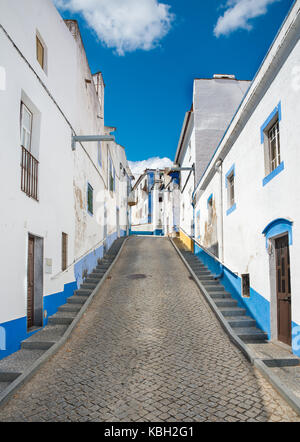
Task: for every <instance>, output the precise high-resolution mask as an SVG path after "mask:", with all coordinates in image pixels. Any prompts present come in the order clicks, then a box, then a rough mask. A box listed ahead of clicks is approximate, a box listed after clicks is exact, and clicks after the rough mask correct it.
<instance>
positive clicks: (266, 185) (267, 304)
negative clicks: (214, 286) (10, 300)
mask: <svg viewBox="0 0 300 442" xmlns="http://www.w3.org/2000/svg"><path fill="white" fill-rule="evenodd" d="M299 36H300V1H299V0H297V1H296V2H295V3H294V5H293V7H292V9H291V10H290V13H289V14H288V16H287V18H286V20H285V21H284V23H283V25H282V27H281V29H280V30H279V32H278V34H277V37H276V39H275V41H274V43H273V44H272V46H271V48H270V50H269V52H268V53H267V55H266V57H265V59H264V61H263V63H262V65H261V67H260V69H259V71H258V73H257V74H256V76H255V78H254V80H253V81H252V83H251V85H250V87H249V89H248V90H247V92H246V94H245V96H244V98H243V100H242V101H241V103H240V104H239V106H237V107H236V110H235V114H234V115H233V118H232V121H231V122H230V124H229V126H228V127H227V129H226V131H225V132H224V133H223V134H222V136H221V138H220V137H219V138H220V141H219V143H218V145H217V146H216V147H215V150H214V152H212V155H211V156H210V158H209V159H207V157H205V161H204V163H205V162H206V165H205V167H201V168H200V172H199V173H196V180H195V181H196V185H195V188H194V190H193V194H192V196H191V195H190V194H189V195H188V198H187V199H188V201H187V204H188V205H189V211H190V212H189V213H192V211H193V216H194V217H195V231H194V232H191V230H189V231H188V230H187V234H188V235H187V238H188V239H187V240H186V242H187V241H190V245H191V247H193V248H194V251H195V253H196V254H197V255H198V256H199V258H200V259H201V260H202V261H203V262H204V263H205V264H206V265H207V266H208V267H209V269H210V270H211V271H212V272H213V273H214V274H215V275H218V276H219V277H220V282H221V283H222V284H223V285H224V287H225V288H226V290H227V291H229V292H230V293H231V294H232V296H233V297H234V298H235V299H236V300H237V301H238V303H239V305H240V306H242V307H244V308H246V310H247V312H248V313H249V314H250V315H251V316H252V317H253V318H254V319H255V320H256V322H257V325H258V326H259V327H260V328H261V329H263V330H264V331H265V332H267V333H268V336H269V338H270V339H271V340H273V341H279V342H281V343H283V344H285V345H288V346H289V347H291V348H292V350H293V352H294V354H296V355H298V356H300V345H299V342H300V340H299V330H300V328H299V325H300V301H299V297H298V291H299V289H300V277H299V274H298V271H297V269H298V265H299V259H300V258H299V257H300V231H299V226H298V222H299V221H300V204H299V203H300V201H299V192H298V191H297V189H298V188H299V185H300V178H299V173H298V164H299V155H300V154H299V146H298V144H299V141H298V140H299V137H300V125H299V116H300V100H299V97H300V81H299V80H300V79H299V66H300V42H299ZM228 81H233V80H228ZM195 118H196V117H195ZM190 124H191V123H190ZM194 126H195V124H194ZM187 127H188V125H187ZM190 132H192V129H190ZM187 133H188V129H187ZM195 137H196V136H195ZM187 143H188V141H187ZM206 145H207V144H206V142H205V140H204V144H200V145H197V140H196V141H195V148H196V155H198V156H199V157H200V156H202V150H203V148H204V149H205V146H206ZM180 155H182V157H183V159H182V160H179V162H181V163H182V164H184V158H185V157H186V154H181V153H179V156H180ZM176 160H177V161H178V155H177V157H176ZM196 168H197V160H196ZM181 185H182V183H181ZM191 187H192V186H191ZM192 188H193V187H192ZM185 201H186V200H185ZM185 201H184V203H185ZM191 203H192V204H191ZM191 206H192V208H191ZM181 209H182V207H181ZM182 216H183V215H182ZM190 216H191V215H190ZM181 223H182V224H181V227H182V229H183V230H185V229H188V223H187V224H185V223H184V220H183V219H182V218H181ZM182 235H183V236H184V232H183V233H182ZM191 237H192V238H191ZM193 239H194V240H196V242H195V241H194V240H193Z"/></svg>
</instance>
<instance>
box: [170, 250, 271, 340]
mask: <svg viewBox="0 0 300 442" xmlns="http://www.w3.org/2000/svg"><path fill="white" fill-rule="evenodd" d="M176 245H177V246H179V247H180V252H181V254H182V255H183V257H184V258H185V260H186V261H187V262H188V264H189V266H190V267H191V269H192V270H193V272H194V273H195V275H196V276H197V278H198V280H199V281H200V283H201V284H202V285H203V286H204V288H205V289H206V291H207V292H208V294H209V296H210V297H211V298H212V299H213V301H214V303H215V304H216V306H217V307H218V308H219V310H220V312H221V314H222V315H223V317H224V318H225V320H226V321H227V322H228V323H229V325H230V326H231V327H232V329H234V331H235V333H236V334H237V336H238V337H239V338H240V339H241V340H242V341H243V342H245V343H258V342H259V343H263V342H267V340H268V335H267V334H266V333H265V332H263V331H262V330H260V329H259V328H258V327H257V325H256V321H255V320H254V319H253V318H251V317H250V316H248V315H247V313H246V309H245V308H242V307H239V306H238V302H237V301H236V300H235V299H233V297H232V296H231V294H230V293H228V292H226V290H225V288H224V287H223V286H222V285H221V284H220V282H219V281H218V280H217V279H215V278H214V276H213V274H212V273H211V272H210V271H209V270H208V268H207V267H205V266H204V264H202V262H201V261H200V260H199V259H198V258H197V257H196V256H195V255H194V254H193V253H192V252H190V251H188V250H186V249H185V248H183V246H182V243H181V242H180V241H179V242H176Z"/></svg>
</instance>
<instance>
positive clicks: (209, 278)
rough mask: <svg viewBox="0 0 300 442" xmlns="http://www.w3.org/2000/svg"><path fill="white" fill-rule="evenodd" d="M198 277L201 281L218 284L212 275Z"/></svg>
mask: <svg viewBox="0 0 300 442" xmlns="http://www.w3.org/2000/svg"><path fill="white" fill-rule="evenodd" d="M196 275H197V273H196ZM197 276H198V278H199V279H200V281H203V282H214V283H216V280H215V278H214V277H213V276H211V275H197Z"/></svg>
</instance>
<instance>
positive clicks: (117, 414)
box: [0, 237, 299, 422]
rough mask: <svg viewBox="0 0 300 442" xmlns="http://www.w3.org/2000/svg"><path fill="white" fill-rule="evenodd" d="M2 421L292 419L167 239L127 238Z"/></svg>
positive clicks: (3, 412)
mask: <svg viewBox="0 0 300 442" xmlns="http://www.w3.org/2000/svg"><path fill="white" fill-rule="evenodd" d="M0 421H52V422H53V421H107V422H113V421H127V422H129V421H133V422H137V421H144V422H145V421H150V422H151V421H152V422H159V421H166V422H172V421H181V422H192V421H197V422H201V421H210V422H212V421H299V418H298V417H297V415H296V414H295V413H294V411H293V410H292V409H291V408H290V407H289V406H288V405H287V403H286V402H285V401H284V400H283V399H282V398H281V397H280V396H279V395H278V394H277V392H276V391H275V390H274V389H273V388H272V387H271V386H270V384H268V383H267V382H266V381H265V380H264V378H263V377H262V376H261V375H260V373H258V372H257V371H256V370H255V369H254V368H253V367H252V366H251V365H250V364H249V363H248V362H247V360H246V359H245V358H244V356H243V355H242V354H241V353H240V351H239V350H238V349H237V348H236V347H235V346H234V345H233V344H232V343H231V342H230V340H229V338H228V337H227V335H226V334H225V332H224V331H223V330H222V328H221V326H220V325H219V322H218V321H217V319H216V318H215V316H214V314H213V313H212V312H211V310H210V308H209V307H208V305H207V304H206V302H205V300H204V299H203V297H202V296H201V294H200V293H199V290H198V288H197V286H196V285H195V284H194V282H193V281H192V280H191V279H190V278H189V273H188V271H187V270H186V268H185V266H184V265H183V263H182V262H181V260H180V258H179V257H178V255H177V254H176V252H175V250H174V248H173V247H172V244H171V243H170V242H169V241H168V240H167V239H165V238H133V237H131V238H130V239H129V240H128V241H127V243H126V245H125V248H124V249H123V251H122V254H121V256H120V258H119V260H118V262H117V263H116V265H115V267H114V268H113V270H112V272H111V275H110V277H109V279H107V280H106V282H105V283H104V285H103V286H102V288H101V290H100V292H99V294H98V295H97V296H96V297H95V298H94V301H93V302H92V304H91V306H90V307H89V309H88V310H87V312H86V314H85V315H84V317H83V318H82V320H81V321H80V323H79V325H78V326H77V328H76V329H75V331H74V333H73V334H72V336H71V338H70V339H69V341H68V342H67V344H66V345H65V346H64V347H62V348H61V349H60V351H59V352H58V353H57V354H56V355H55V356H53V357H52V359H51V360H49V361H48V362H47V363H46V364H45V365H44V366H43V367H42V368H41V369H40V370H39V372H38V373H37V374H36V375H35V376H34V377H33V378H32V379H31V380H30V381H29V382H28V383H27V384H26V385H24V386H23V387H22V388H21V389H20V390H19V391H18V393H17V394H16V395H15V396H14V397H13V398H12V399H11V400H10V401H9V402H8V403H7V404H6V405H5V406H4V407H3V408H1V409H0Z"/></svg>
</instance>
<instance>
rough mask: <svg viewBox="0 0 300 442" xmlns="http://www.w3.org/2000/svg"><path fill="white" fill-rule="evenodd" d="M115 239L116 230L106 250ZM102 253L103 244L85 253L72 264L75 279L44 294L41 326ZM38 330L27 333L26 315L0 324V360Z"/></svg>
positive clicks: (69, 294) (65, 300)
mask: <svg viewBox="0 0 300 442" xmlns="http://www.w3.org/2000/svg"><path fill="white" fill-rule="evenodd" d="M120 235H121V236H126V231H125V230H121V231H120ZM116 239H117V232H115V233H113V234H111V235H110V236H109V237H108V238H107V240H106V244H107V250H108V249H110V247H111V246H112V244H113V243H114V241H115V240H116ZM103 253H104V249H103V246H100V247H99V248H98V249H96V250H95V251H93V252H91V253H89V254H88V255H86V256H85V257H84V258H82V259H81V260H80V261H79V262H77V263H76V264H75V266H74V276H75V281H73V282H71V283H68V284H65V285H64V290H63V291H62V292H58V293H54V294H52V295H48V296H44V299H43V308H44V310H43V311H44V312H45V311H47V317H46V318H45V319H44V322H43V326H46V325H47V324H48V319H49V317H50V316H53V315H54V314H55V313H56V312H57V311H58V308H59V307H60V306H61V305H64V304H65V303H66V302H67V299H68V298H69V297H70V296H73V294H74V291H75V290H77V289H78V287H79V286H80V285H81V283H82V282H83V274H84V272H87V273H90V272H92V271H93V270H94V268H95V267H96V266H97V263H98V262H97V261H98V259H101V258H103ZM39 330H40V329H37V330H34V331H32V332H30V333H28V331H27V317H26V316H24V317H22V318H18V319H15V320H12V321H8V322H5V323H2V324H0V360H1V359H3V358H5V357H7V356H9V355H11V354H12V353H15V352H16V351H18V350H20V348H21V342H22V341H24V340H25V339H27V338H29V337H30V336H32V335H33V334H34V333H37V332H38V331H39Z"/></svg>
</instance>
